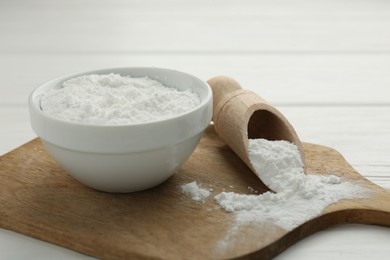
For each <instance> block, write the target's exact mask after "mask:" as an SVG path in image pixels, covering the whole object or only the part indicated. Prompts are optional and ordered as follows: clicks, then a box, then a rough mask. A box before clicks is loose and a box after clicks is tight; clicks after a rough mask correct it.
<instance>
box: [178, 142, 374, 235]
mask: <svg viewBox="0 0 390 260" xmlns="http://www.w3.org/2000/svg"><path fill="white" fill-rule="evenodd" d="M248 155H249V159H250V161H251V164H252V166H253V168H254V169H255V171H256V172H255V173H256V174H257V175H258V177H259V178H260V179H261V180H262V181H263V182H264V183H265V184H266V185H267V186H268V187H269V188H270V189H271V190H272V191H268V192H265V193H263V194H256V193H257V192H256V190H254V189H253V188H252V187H248V191H249V192H250V193H252V194H239V193H235V192H221V193H219V194H217V195H215V196H214V200H215V202H216V203H217V204H218V205H219V206H220V207H221V208H222V209H224V210H225V211H227V212H232V213H235V226H233V227H232V229H231V230H230V232H228V234H227V238H230V237H231V236H232V235H233V233H234V232H236V231H237V230H238V228H239V227H240V226H244V225H247V224H250V223H256V224H262V225H269V224H270V223H272V224H274V225H276V226H278V227H279V228H282V229H284V230H286V231H290V230H292V229H294V228H296V227H297V226H299V225H301V224H303V223H304V222H305V221H307V220H309V219H312V218H314V217H316V216H319V215H320V214H321V212H322V211H323V210H324V209H325V208H326V207H327V206H329V205H331V204H333V203H336V202H338V201H339V200H342V199H356V198H366V197H368V196H369V195H370V193H371V191H370V190H369V189H367V188H364V187H362V186H360V185H359V183H357V182H349V181H343V180H342V179H341V178H340V177H338V176H336V175H329V176H321V175H315V174H308V175H306V174H305V172H304V165H303V162H302V160H301V156H300V153H299V150H298V148H297V146H296V145H294V144H292V143H290V142H287V141H269V140H266V139H251V140H249V150H248ZM181 189H182V191H183V192H184V193H186V194H189V195H190V196H192V199H193V200H195V201H200V200H204V199H206V198H207V197H209V196H210V190H207V189H204V188H202V187H201V186H200V185H199V184H198V183H197V182H196V181H194V182H191V183H188V184H185V185H182V186H181ZM224 242H227V241H224Z"/></svg>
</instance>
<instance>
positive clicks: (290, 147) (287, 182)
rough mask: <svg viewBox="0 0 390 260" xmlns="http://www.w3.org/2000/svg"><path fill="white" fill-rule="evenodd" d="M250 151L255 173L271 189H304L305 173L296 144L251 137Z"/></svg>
mask: <svg viewBox="0 0 390 260" xmlns="http://www.w3.org/2000/svg"><path fill="white" fill-rule="evenodd" d="M248 153H249V159H250V161H251V164H252V166H253V168H254V169H255V171H256V172H255V173H256V174H257V175H258V177H259V178H260V179H261V180H262V181H263V183H264V184H265V185H267V186H268V187H269V188H270V189H271V190H273V191H275V192H279V191H286V190H291V191H292V190H300V189H302V185H303V183H304V179H305V173H304V170H303V162H302V159H301V156H300V153H299V150H298V147H297V146H296V145H294V144H292V143H290V142H288V141H269V140H266V139H262V138H261V139H250V140H249V147H248Z"/></svg>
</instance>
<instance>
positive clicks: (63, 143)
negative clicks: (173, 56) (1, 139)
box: [28, 67, 213, 154]
mask: <svg viewBox="0 0 390 260" xmlns="http://www.w3.org/2000/svg"><path fill="white" fill-rule="evenodd" d="M118 70H119V71H122V72H123V71H129V70H131V71H132V72H133V73H130V72H129V73H128V74H126V75H130V76H132V75H133V74H134V73H135V72H134V71H137V72H138V73H141V72H143V71H145V70H146V71H147V70H151V71H152V72H153V71H155V73H156V74H158V76H162V73H166V72H168V75H167V76H168V77H169V75H170V74H169V73H172V74H173V75H175V74H177V73H179V75H182V76H184V77H185V78H187V77H188V78H189V79H191V81H190V82H192V84H194V86H195V85H198V86H200V88H201V89H204V93H202V96H203V98H202V96H200V98H201V102H200V104H199V105H197V106H195V107H194V108H192V109H190V110H189V111H186V112H184V113H181V114H178V115H176V116H173V117H170V118H166V119H162V120H155V121H150V122H145V123H137V124H118V125H111V124H109V125H102V124H85V123H79V122H73V121H68V120H63V119H58V118H55V117H52V116H50V115H48V114H47V113H45V112H44V111H42V110H41V109H40V106H39V102H38V101H37V100H39V98H37V97H38V96H39V95H40V94H42V93H44V92H45V91H47V89H50V88H52V87H54V86H56V85H59V84H61V81H63V80H66V79H69V78H72V77H77V76H81V75H87V74H94V73H95V74H97V73H110V72H113V73H116V72H117V71H118ZM159 73H160V74H159ZM121 75H124V74H121ZM143 76H149V75H148V74H147V73H143ZM152 78H153V77H152ZM179 82H180V81H178V83H179ZM168 86H170V85H169V84H168ZM45 88H46V89H45ZM198 94H199V93H198ZM212 102H213V98H212V90H211V87H210V86H209V85H208V84H207V82H205V81H203V80H201V79H199V78H197V77H195V76H193V75H191V74H188V73H185V72H181V71H177V70H172V69H165V68H158V67H116V68H104V69H95V70H88V71H83V72H77V73H70V74H66V75H63V76H59V77H56V78H53V79H51V80H49V81H46V82H45V83H43V84H41V85H39V86H38V87H37V88H35V89H34V90H33V91H32V92H31V94H30V95H29V98H28V106H29V112H30V123H31V126H32V128H33V130H34V132H35V133H36V134H37V135H38V136H39V137H40V138H41V139H44V140H45V141H46V142H49V143H51V144H53V145H57V146H59V147H63V148H66V149H69V150H75V151H82V152H92V153H111V154H112V153H128V152H139V151H147V150H151V149H159V148H161V147H163V146H167V145H175V144H177V143H179V142H183V141H184V140H186V139H188V138H190V137H192V136H195V135H199V134H201V133H202V132H203V131H204V130H205V129H206V127H207V126H208V125H209V124H210V122H211V119H212V110H213V105H212ZM194 120H196V121H195V122H197V123H196V124H194V123H193V122H194ZM172 126H176V127H172ZM102 138H104V140H103V141H100V139H102Z"/></svg>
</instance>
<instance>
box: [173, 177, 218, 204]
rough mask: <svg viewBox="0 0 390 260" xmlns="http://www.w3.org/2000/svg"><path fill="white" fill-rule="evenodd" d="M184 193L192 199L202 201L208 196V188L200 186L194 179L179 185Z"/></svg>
mask: <svg viewBox="0 0 390 260" xmlns="http://www.w3.org/2000/svg"><path fill="white" fill-rule="evenodd" d="M180 188H181V191H182V192H183V193H184V194H187V195H189V196H191V198H192V200H194V201H203V200H204V199H206V198H207V197H208V196H210V194H211V193H210V189H206V188H203V187H201V186H200V185H199V184H198V183H197V182H196V181H193V182H190V183H187V184H183V185H182V186H180Z"/></svg>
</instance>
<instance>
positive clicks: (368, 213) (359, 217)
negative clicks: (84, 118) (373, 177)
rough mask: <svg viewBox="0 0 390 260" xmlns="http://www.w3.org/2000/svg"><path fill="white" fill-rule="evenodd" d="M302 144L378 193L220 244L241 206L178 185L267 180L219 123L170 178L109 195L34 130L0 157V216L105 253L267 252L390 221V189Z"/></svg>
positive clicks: (313, 165)
mask: <svg viewBox="0 0 390 260" xmlns="http://www.w3.org/2000/svg"><path fill="white" fill-rule="evenodd" d="M303 145H304V151H305V155H306V161H307V169H308V172H316V173H318V174H324V175H326V174H331V173H332V174H334V173H335V172H336V174H338V175H340V176H343V178H344V179H347V180H351V181H353V180H358V181H360V182H361V184H362V185H364V186H367V187H370V188H372V189H373V190H375V193H374V195H372V197H370V198H368V199H360V200H342V201H340V202H338V203H336V204H333V205H331V206H329V207H328V208H326V209H325V210H324V212H323V214H322V215H321V216H319V217H317V218H314V219H312V220H310V221H308V222H306V223H302V225H301V226H299V227H298V228H296V229H294V230H293V231H291V232H286V231H284V230H282V229H280V228H278V227H276V226H273V224H272V223H269V225H266V226H256V225H253V226H252V225H251V226H248V227H244V228H242V229H240V230H239V231H238V232H236V233H235V235H234V236H231V237H230V238H229V241H230V242H229V243H228V247H225V248H224V250H221V247H220V243H221V241H223V240H225V242H226V235H227V234H228V232H229V230H230V229H231V228H232V225H233V220H234V214H231V213H226V212H224V211H223V210H221V209H219V207H217V206H216V204H215V203H214V201H213V199H212V198H209V199H207V200H205V201H204V202H203V203H195V202H194V201H192V200H191V199H190V198H188V197H186V196H185V195H183V194H182V193H181V191H180V188H179V187H180V185H181V184H184V183H188V182H192V181H194V180H196V181H198V182H199V183H201V184H202V185H204V186H205V187H211V188H213V194H214V195H215V194H218V193H219V192H221V191H222V190H231V191H235V192H240V193H248V186H251V187H253V188H255V189H257V190H259V191H260V192H265V191H267V190H268V189H267V188H266V187H265V186H264V185H263V184H262V183H261V182H260V181H259V180H258V179H257V178H256V177H255V175H254V174H253V173H252V172H251V171H250V170H249V169H248V167H247V166H246V165H245V164H244V163H242V161H241V160H240V159H239V158H238V157H237V156H236V155H235V154H234V153H233V152H232V151H231V150H230V148H228V147H227V145H226V144H224V143H223V142H222V141H221V140H220V139H219V138H218V137H217V135H216V133H215V132H214V130H213V128H212V127H209V128H208V129H207V131H206V133H205V135H204V137H203V138H202V141H201V143H200V145H199V146H198V147H197V149H196V150H195V152H194V153H193V155H192V156H191V157H190V159H189V160H188V161H187V162H186V163H185V165H184V166H183V167H182V169H181V170H180V171H179V172H178V173H176V174H175V175H174V176H173V177H172V178H171V179H169V180H168V181H167V182H165V183H164V184H162V185H160V186H158V187H156V188H153V189H150V190H147V191H143V192H137V193H132V194H110V193H104V192H98V191H95V190H92V189H89V188H87V187H85V186H83V185H82V184H80V183H78V182H77V181H75V180H74V179H72V178H71V177H69V176H68V175H67V174H66V173H65V172H64V171H63V170H62V169H61V168H60V167H59V166H58V165H57V164H56V163H55V162H54V161H53V160H52V159H51V158H50V157H49V156H48V155H47V154H46V152H45V150H44V149H43V147H42V145H41V143H40V141H39V139H35V140H33V141H31V142H29V143H27V144H25V145H23V146H21V147H19V148H18V149H16V150H14V151H12V152H10V153H8V154H6V155H4V156H2V157H0V165H1V168H0V184H1V186H2V187H3V188H2V189H1V190H0V202H1V203H0V205H1V206H0V225H1V227H3V228H6V229H10V230H15V231H17V232H20V233H23V234H26V235H29V236H33V237H36V238H39V239H42V240H45V241H49V242H51V243H55V244H58V245H61V246H64V247H67V248H70V249H73V250H76V251H79V252H82V253H84V254H88V255H92V256H95V257H98V258H102V259H123V258H143V257H150V258H164V259H172V258H175V259H177V258H181V259H188V258H189V257H191V258H202V259H216V258H237V257H238V258H251V257H254V258H258V257H263V259H265V258H269V257H272V256H275V255H277V254H279V253H280V252H282V251H283V250H286V249H287V248H288V247H289V246H291V245H292V244H294V243H296V242H297V241H299V240H300V239H302V238H304V237H306V236H308V235H310V234H313V233H315V232H317V231H319V230H322V229H325V228H327V227H329V226H332V225H336V224H341V223H351V222H352V223H366V224H376V225H384V226H390V192H389V191H386V190H384V189H383V188H380V187H379V186H376V185H375V184H373V183H371V182H369V181H367V180H364V179H363V177H362V176H360V175H359V174H358V173H357V172H356V171H354V169H353V168H352V167H351V166H350V165H349V164H348V163H347V162H346V161H345V160H344V159H343V157H342V156H341V155H340V154H339V153H338V152H336V151H335V150H333V149H330V148H327V147H323V146H318V145H313V144H308V143H304V144H303ZM244 234H245V235H244ZM264 234H267V235H266V236H264ZM225 245H226V244H225ZM218 249H219V250H218Z"/></svg>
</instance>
